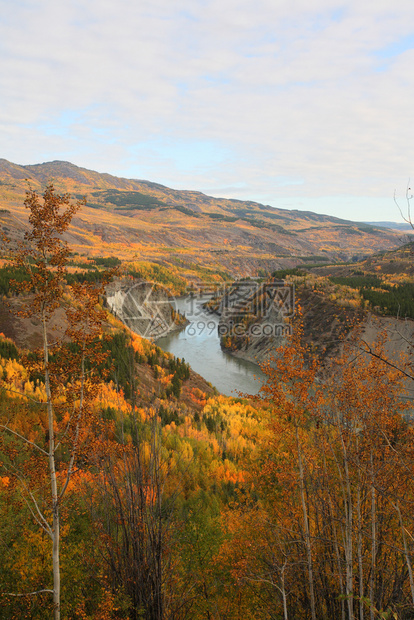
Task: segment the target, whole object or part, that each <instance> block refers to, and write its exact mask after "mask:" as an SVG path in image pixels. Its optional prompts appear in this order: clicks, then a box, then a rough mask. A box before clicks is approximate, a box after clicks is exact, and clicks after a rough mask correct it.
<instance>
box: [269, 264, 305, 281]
mask: <svg viewBox="0 0 414 620" xmlns="http://www.w3.org/2000/svg"><path fill="white" fill-rule="evenodd" d="M306 275H307V274H306V271H303V269H299V268H298V267H294V268H293V269H277V270H276V271H274V272H273V273H272V278H275V280H284V279H285V278H286V276H306Z"/></svg>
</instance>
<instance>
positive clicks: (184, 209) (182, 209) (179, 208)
mask: <svg viewBox="0 0 414 620" xmlns="http://www.w3.org/2000/svg"><path fill="white" fill-rule="evenodd" d="M174 210H175V211H180V213H184V215H189V216H190V217H201V215H200V213H197V212H196V211H193V210H192V209H188V208H187V207H183V206H182V205H176V206H174Z"/></svg>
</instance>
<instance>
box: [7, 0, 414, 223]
mask: <svg viewBox="0 0 414 620" xmlns="http://www.w3.org/2000/svg"><path fill="white" fill-rule="evenodd" d="M2 4H3V6H4V9H3V10H2V16H3V19H2V23H1V25H0V100H1V102H2V104H1V106H0V138H1V144H2V147H3V148H2V153H1V156H2V157H5V158H7V159H10V160H12V161H15V162H16V163H36V162H39V161H45V160H47V159H70V160H71V161H73V162H74V163H76V164H78V165H83V166H87V167H90V168H93V169H98V170H101V171H107V172H111V173H115V174H122V175H124V176H134V177H138V178H144V177H147V178H149V179H150V180H154V181H158V182H161V183H165V184H170V185H172V186H175V187H182V188H187V189H190V188H191V189H203V190H204V191H207V192H208V191H211V192H212V193H213V190H214V192H215V191H216V190H217V191H219V190H220V188H223V191H226V194H227V195H234V197H238V198H243V197H246V198H250V199H254V198H255V197H256V199H258V200H259V199H261V198H260V197H261V196H265V197H266V200H267V201H268V202H270V203H271V204H274V205H275V206H278V205H279V204H280V203H281V202H282V201H286V200H288V201H289V202H290V201H293V204H295V200H297V203H298V204H299V202H300V201H302V202H303V201H304V200H305V201H306V200H308V201H310V202H311V203H312V204H315V205H316V207H315V208H317V204H318V198H321V201H320V202H321V204H322V202H323V200H322V197H329V204H331V203H332V205H333V207H332V208H334V207H335V200H336V204H337V205H338V208H340V209H344V208H348V207H347V203H346V201H344V200H343V198H341V197H343V196H344V195H349V196H350V197H352V196H354V197H355V198H354V199H351V198H350V200H351V202H352V200H357V201H358V205H359V212H360V213H361V212H362V210H363V206H362V205H363V201H364V197H365V198H366V203H365V205H366V209H367V215H366V217H365V215H364V216H363V217H361V219H375V218H374V217H373V215H372V213H371V212H370V213H368V211H369V210H370V209H372V208H373V207H372V206H371V205H372V204H373V203H372V200H382V201H383V203H384V204H385V202H384V201H385V200H388V197H389V196H392V193H393V190H394V187H396V186H397V185H398V184H399V183H401V182H402V183H405V180H406V178H407V177H408V176H409V175H410V173H411V172H412V156H411V155H412V154H411V149H412V136H411V127H412V125H413V123H412V121H413V109H412V108H413V106H412V95H413V92H414V77H413V72H412V67H413V63H414V50H413V42H414V38H413V33H414V28H413V26H414V9H413V8H412V4H411V2H408V1H406V0H397V2H394V3H393V5H392V6H391V5H390V3H389V1H388V0H376V1H374V0H372V1H371V0H367V1H366V2H364V3H359V2H356V0H349V2H347V3H346V4H345V5H344V4H343V3H339V2H337V0H316V2H313V3H312V4H311V5H310V4H309V2H305V0H296V1H295V2H291V1H290V2H287V1H285V0H278V2H274V0H257V1H256V2H255V3H252V2H251V0H220V2H219V1H218V0H177V1H175V2H173V3H172V2H171V1H167V0H151V1H149V0H141V1H140V2H139V3H131V2H129V1H127V0H118V1H117V2H115V1H114V0H100V1H99V2H98V1H97V0H90V1H89V2H88V3H86V4H85V3H81V2H77V1H73V2H70V3H64V2H62V1H59V0H58V1H56V0H54V1H52V0H40V1H39V0H37V1H36V2H34V0H25V1H18V2H16V3H13V4H10V3H6V0H3V3H2ZM241 183H242V185H241V186H240V184H241ZM209 188H211V189H210V190H209ZM232 188H233V189H232ZM232 192H233V194H232ZM243 192H245V196H243ZM335 197H337V198H335ZM324 205H326V201H325V203H324ZM323 208H325V206H324V207H323ZM375 208H377V207H375ZM393 214H394V207H393V204H392V200H390V210H389V213H388V215H387V217H386V218H385V216H384V217H383V218H382V219H393V216H394V217H398V215H395V214H394V215H393ZM344 216H346V214H344Z"/></svg>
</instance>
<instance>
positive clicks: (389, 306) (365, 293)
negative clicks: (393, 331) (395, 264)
mask: <svg viewBox="0 0 414 620" xmlns="http://www.w3.org/2000/svg"><path fill="white" fill-rule="evenodd" d="M381 288H382V289H384V288H385V286H384V285H381ZM361 295H362V297H363V298H364V299H366V300H368V302H369V303H370V305H371V307H373V308H379V309H380V311H381V312H382V313H383V314H386V315H390V316H398V317H401V318H405V317H407V318H410V319H414V284H411V283H406V284H399V285H398V286H393V287H390V290H380V291H378V290H373V289H370V288H363V289H361Z"/></svg>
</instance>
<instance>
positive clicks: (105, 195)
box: [0, 159, 407, 276]
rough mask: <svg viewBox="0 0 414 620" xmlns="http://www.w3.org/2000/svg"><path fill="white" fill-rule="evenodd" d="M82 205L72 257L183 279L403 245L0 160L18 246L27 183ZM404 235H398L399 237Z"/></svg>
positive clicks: (377, 232)
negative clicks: (124, 263) (168, 271)
mask: <svg viewBox="0 0 414 620" xmlns="http://www.w3.org/2000/svg"><path fill="white" fill-rule="evenodd" d="M49 181H52V182H53V183H54V185H55V188H56V189H57V190H58V191H59V192H69V193H70V194H71V195H72V196H73V197H74V198H81V197H85V198H86V206H85V207H83V208H82V210H81V211H80V212H78V214H77V215H76V216H75V218H74V219H73V225H72V228H71V232H70V235H68V240H69V242H70V244H71V247H72V249H73V251H74V252H78V253H79V254H84V255H88V256H98V255H100V256H102V255H106V256H108V255H116V256H118V257H120V258H121V259H123V260H133V259H135V260H145V261H151V262H155V263H158V264H164V265H167V266H168V265H172V266H176V267H179V268H180V269H181V270H185V269H186V268H191V266H194V265H195V264H196V265H197V266H198V268H199V269H208V270H212V271H219V270H224V271H226V272H227V273H229V274H231V275H237V276H248V275H256V274H257V273H258V270H265V271H270V270H273V269H279V268H282V267H293V266H296V265H300V264H309V263H323V262H336V261H347V260H356V259H358V258H361V257H364V256H368V255H370V254H372V253H375V252H378V251H381V250H387V249H391V248H394V247H397V246H398V245H401V243H403V242H405V241H406V240H407V236H406V235H402V234H401V232H398V231H396V230H395V225H394V224H393V223H392V224H393V226H392V227H393V228H394V230H391V229H390V228H384V227H383V225H384V224H385V223H384V222H381V223H373V224H371V223H361V222H359V223H358V222H351V221H348V220H343V219H340V218H336V217H331V216H328V215H319V214H316V213H312V212H309V211H297V210H292V211H291V210H286V209H278V208H274V207H271V206H269V205H262V204H259V203H256V202H252V201H242V200H230V199H224V198H213V197H211V196H206V195H205V194H202V193H201V192H197V191H180V190H174V189H171V188H168V187H165V186H163V185H159V184H157V183H152V182H150V181H143V180H135V179H124V178H119V177H115V176H112V175H110V174H101V173H98V172H95V171H92V170H87V169H85V168H79V167H78V166H75V165H74V164H71V163H69V162H64V161H53V162H48V163H43V164H36V165H31V166H20V165H17V164H13V163H11V162H9V161H7V160H5V159H0V226H2V227H3V229H4V230H5V231H6V233H8V234H9V236H12V237H13V236H14V237H16V238H19V237H21V235H22V234H23V231H24V229H25V226H26V222H27V212H26V209H25V208H24V206H23V201H24V198H25V191H26V190H27V188H28V184H30V186H31V187H32V188H34V189H36V190H38V191H39V192H41V191H42V188H43V187H44V186H45V184H46V183H47V182H49ZM401 230H402V229H401Z"/></svg>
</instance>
